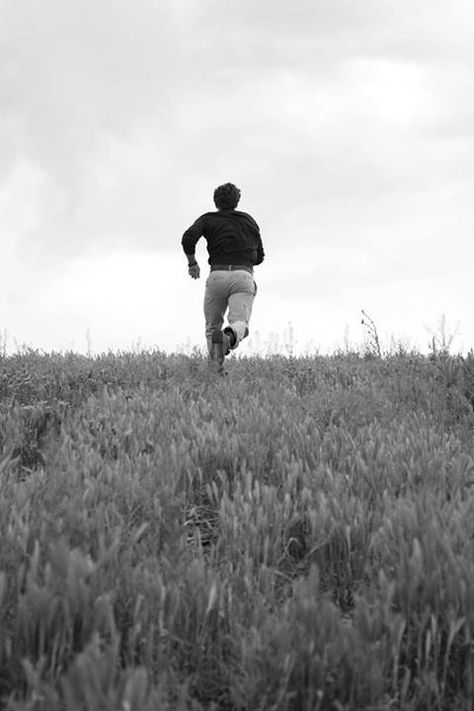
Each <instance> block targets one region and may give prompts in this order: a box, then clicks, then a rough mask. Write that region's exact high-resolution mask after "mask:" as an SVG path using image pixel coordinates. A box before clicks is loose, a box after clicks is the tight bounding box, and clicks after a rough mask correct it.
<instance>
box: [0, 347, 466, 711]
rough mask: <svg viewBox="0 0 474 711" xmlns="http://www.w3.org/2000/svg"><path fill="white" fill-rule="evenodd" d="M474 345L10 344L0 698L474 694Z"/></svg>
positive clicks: (443, 700) (260, 708) (288, 708)
mask: <svg viewBox="0 0 474 711" xmlns="http://www.w3.org/2000/svg"><path fill="white" fill-rule="evenodd" d="M473 404H474V357H473V355H472V354H471V355H469V356H467V357H465V358H460V357H452V356H449V355H448V354H446V353H441V354H435V355H433V356H432V357H431V358H430V357H426V356H421V355H417V354H414V353H412V354H408V353H403V352H401V353H399V354H397V355H392V356H386V357H383V358H379V357H363V356H360V355H357V354H351V353H346V354H336V355H334V356H324V357H323V356H315V357H305V358H303V357H299V358H295V357H291V356H287V357H283V356H272V357H267V358H258V357H252V358H241V359H234V360H231V361H229V363H228V375H227V376H226V377H219V376H216V375H215V374H213V373H212V372H210V370H209V368H208V364H207V361H206V359H205V358H204V357H202V356H200V355H199V354H195V355H191V356H186V355H178V354H175V355H166V354H164V353H161V352H159V351H156V352H144V353H138V354H129V353H122V354H108V355H103V356H96V357H85V356H79V355H74V354H50V355H45V354H40V353H37V352H35V351H24V352H21V353H18V354H16V355H10V356H7V355H5V354H4V355H3V356H1V357H0V708H1V709H8V710H9V711H62V710H66V711H86V710H87V711H156V710H163V711H201V710H203V709H206V710H207V709H215V710H218V709H219V710H220V709H224V710H227V711H277V710H278V711H323V710H325V711H326V710H328V711H329V710H334V711H343V710H352V709H355V710H359V709H361V710H362V709H367V710H368V709H370V710H372V711H375V710H380V711H382V710H383V709H386V710H387V711H389V710H393V709H403V710H407V711H409V710H415V709H416V710H418V709H426V710H429V709H434V710H441V709H446V710H448V709H449V710H450V711H456V710H460V709H471V708H472V699H473V698H474V414H473Z"/></svg>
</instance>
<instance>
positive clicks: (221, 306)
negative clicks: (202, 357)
mask: <svg viewBox="0 0 474 711" xmlns="http://www.w3.org/2000/svg"><path fill="white" fill-rule="evenodd" d="M227 293H228V275H227V272H211V273H210V275H209V277H208V279H207V281H206V291H205V293H204V318H205V320H206V341H207V350H208V353H209V354H210V353H211V349H212V335H213V334H214V333H217V332H219V331H220V330H221V328H222V324H223V323H224V314H225V312H226V309H227Z"/></svg>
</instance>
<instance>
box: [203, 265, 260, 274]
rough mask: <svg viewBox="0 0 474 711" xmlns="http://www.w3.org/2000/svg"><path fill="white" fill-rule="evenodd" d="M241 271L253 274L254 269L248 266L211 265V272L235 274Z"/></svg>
mask: <svg viewBox="0 0 474 711" xmlns="http://www.w3.org/2000/svg"><path fill="white" fill-rule="evenodd" d="M239 269H243V270H244V271H246V272H250V274H253V267H249V266H248V265H247V264H211V272H216V271H225V272H234V271H238V270H239Z"/></svg>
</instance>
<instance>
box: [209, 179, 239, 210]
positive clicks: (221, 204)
mask: <svg viewBox="0 0 474 711" xmlns="http://www.w3.org/2000/svg"><path fill="white" fill-rule="evenodd" d="M239 200H240V190H239V188H237V187H236V186H235V185H234V184H233V183H224V185H219V187H218V188H216V189H215V190H214V203H215V205H216V207H217V209H218V210H233V209H234V208H235V207H237V205H238V204H239Z"/></svg>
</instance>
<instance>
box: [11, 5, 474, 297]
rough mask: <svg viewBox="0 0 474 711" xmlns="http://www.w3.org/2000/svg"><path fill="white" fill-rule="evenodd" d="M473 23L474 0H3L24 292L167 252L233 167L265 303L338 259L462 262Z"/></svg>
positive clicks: (351, 273) (364, 265) (301, 290)
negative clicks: (261, 250)
mask: <svg viewBox="0 0 474 711" xmlns="http://www.w3.org/2000/svg"><path fill="white" fill-rule="evenodd" d="M473 29H474V19H473V13H472V10H471V8H470V4H469V2H468V0H453V2H451V3H450V4H449V8H448V7H447V5H446V3H445V2H443V1H442V0H433V2H430V3H426V2H422V1H421V0H415V1H413V0H400V1H399V2H397V3H393V2H392V1H391V0H364V1H362V0H356V1H354V0H338V1H337V2H335V1H334V0H318V2H314V0H298V2H297V3H289V2H287V0H259V2H254V0H239V1H238V2H237V0H229V1H228V2H225V3H223V2H222V1H221V0H200V1H199V2H195V0H160V2H150V0H136V2H134V3H133V4H131V3H129V2H128V0H116V1H115V2H108V1H106V0H83V2H81V3H77V2H75V1H73V0H31V1H30V2H29V3H28V12H26V9H25V4H24V3H19V2H18V1H17V0H3V1H2V25H1V27H0V60H1V62H0V111H1V119H0V150H1V151H2V163H1V165H0V232H1V233H2V235H5V238H6V237H7V235H8V240H9V243H12V244H13V245H14V246H11V247H9V249H8V250H7V251H6V252H4V253H7V254H8V255H9V256H8V259H9V260H10V262H11V263H12V264H13V262H14V263H15V265H16V267H15V269H18V271H15V274H16V275H17V276H16V277H15V278H16V279H17V281H20V282H21V283H23V281H24V279H25V270H28V269H29V270H30V272H29V273H30V275H31V277H30V282H29V284H28V285H27V286H25V287H22V288H24V289H26V292H28V293H30V292H31V293H33V290H34V288H40V289H41V288H42V287H41V282H42V280H43V282H44V281H45V280H48V279H51V278H56V277H55V275H57V274H60V273H68V274H69V273H74V274H76V272H75V271H74V265H75V264H79V263H80V264H81V265H84V264H85V263H90V264H92V263H96V262H97V261H98V262H99V263H100V260H103V259H105V260H106V259H107V257H110V259H112V260H113V259H115V258H116V255H117V254H123V253H124V251H127V250H128V251H129V252H130V253H136V252H140V253H147V254H151V253H156V254H157V255H159V256H160V258H161V259H162V262H163V264H165V263H166V264H168V261H167V260H168V259H169V258H170V255H171V253H172V252H174V253H175V254H179V240H180V237H181V234H182V232H183V230H184V229H185V227H187V226H188V225H189V224H190V223H191V222H192V221H193V220H194V219H195V217H197V215H198V214H199V213H201V212H204V211H205V210H207V209H212V200H211V197H212V191H213V189H214V187H215V185H216V184H218V183H220V182H225V181H227V180H233V181H235V182H236V183H237V184H239V186H241V187H242V193H243V196H242V209H247V210H248V211H249V212H251V213H252V214H254V215H255V217H256V218H257V220H258V222H259V223H260V226H261V229H262V234H263V236H264V240H265V243H266V247H267V252H268V262H267V265H268V270H269V277H268V278H269V281H268V282H267V284H266V289H267V291H268V293H271V294H273V296H276V294H277V293H278V290H279V289H281V288H282V284H285V285H286V286H285V288H287V289H288V291H289V292H290V291H291V290H292V289H293V292H294V293H295V294H296V293H298V294H299V296H300V297H301V299H307V298H308V295H310V294H311V278H312V276H315V278H316V279H317V280H318V283H319V284H320V285H321V287H322V288H324V289H325V290H326V293H331V288H334V280H332V277H331V274H332V272H333V271H334V269H335V268H336V267H337V265H338V264H339V263H341V261H342V262H343V264H344V267H343V279H342V282H343V283H346V282H347V284H348V285H350V284H353V285H354V286H356V285H360V284H362V283H363V282H364V280H367V281H368V282H370V283H373V284H376V283H377V279H380V278H381V279H383V280H386V281H387V283H391V281H392V280H393V281H396V280H397V279H401V278H406V279H411V278H412V277H413V278H415V277H416V274H419V273H420V272H422V273H423V274H425V275H426V277H427V278H431V277H430V275H432V276H433V279H436V278H439V277H438V275H439V272H440V270H442V269H445V270H448V271H454V270H455V269H456V266H455V263H454V262H452V261H448V260H446V259H445V256H444V252H443V249H444V248H445V245H446V243H447V242H448V241H449V245H450V247H451V248H452V249H453V251H454V250H455V251H456V253H461V252H462V250H463V248H464V249H465V244H466V239H467V238H468V236H469V235H470V234H471V232H472V218H471V217H470V201H471V200H470V195H471V194H472V187H473V186H472V182H473V177H472V176H473V167H474V166H473V161H474V158H473V156H474V151H473V145H472V143H473V126H474V122H473V120H474V99H473V98H472V97H473V96H474V91H473V89H474V86H473V84H474V80H473V77H472V73H471V71H470V68H469V67H470V65H471V61H472V59H473V54H474V47H473V45H472V30H473ZM288 250H290V251H291V254H295V255H297V257H295V268H294V269H293V268H292V269H289V268H288ZM361 254H362V255H363V256H362V257H361V256H359V255H361ZM114 255H115V256H114ZM88 259H90V260H91V261H90V262H87V260H88ZM307 261H309V262H316V263H317V267H316V272H313V271H312V269H308V278H307V279H300V278H299V276H296V277H295V273H297V274H298V275H300V274H301V264H302V262H304V263H306V262H307ZM69 270H72V272H70V271H69ZM13 271H14V270H13ZM13 271H12V275H13ZM76 276H77V275H76ZM76 276H75V277H74V278H76ZM71 278H72V277H71ZM462 283H463V284H464V282H462ZM38 284H39V286H38ZM61 284H62V286H63V287H64V286H65V284H64V282H61ZM35 285H36V286H35ZM344 288H345V287H344ZM463 288H464V287H463ZM347 289H349V286H347ZM14 292H15V282H14V280H13V276H11V281H10V286H9V287H8V293H9V294H10V296H11V298H13V294H14ZM344 298H345V297H344Z"/></svg>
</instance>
